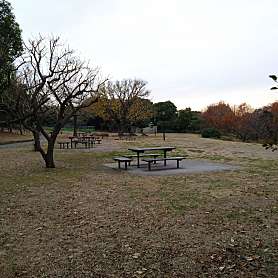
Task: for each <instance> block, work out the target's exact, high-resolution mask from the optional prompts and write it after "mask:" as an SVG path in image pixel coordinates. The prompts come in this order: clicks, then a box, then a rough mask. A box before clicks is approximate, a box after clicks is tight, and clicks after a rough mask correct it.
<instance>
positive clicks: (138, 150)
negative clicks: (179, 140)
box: [128, 147, 175, 168]
mask: <svg viewBox="0 0 278 278" xmlns="http://www.w3.org/2000/svg"><path fill="white" fill-rule="evenodd" d="M174 149H175V147H149V148H140V147H138V148H137V147H135V148H129V149H128V150H130V151H132V152H136V154H137V167H138V168H139V167H140V154H141V153H144V152H148V151H163V154H164V158H166V154H167V152H169V151H172V150H174ZM164 166H166V160H164Z"/></svg>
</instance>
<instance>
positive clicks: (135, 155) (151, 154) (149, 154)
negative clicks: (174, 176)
mask: <svg viewBox="0 0 278 278" xmlns="http://www.w3.org/2000/svg"><path fill="white" fill-rule="evenodd" d="M149 156H150V157H153V158H157V157H158V156H160V154H159V153H145V154H141V155H140V156H139V157H149ZM123 157H128V158H137V157H138V156H137V154H126V155H123ZM154 164H156V161H155V162H154ZM129 165H130V163H129Z"/></svg>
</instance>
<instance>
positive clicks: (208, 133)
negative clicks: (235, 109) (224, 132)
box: [201, 127, 221, 138]
mask: <svg viewBox="0 0 278 278" xmlns="http://www.w3.org/2000/svg"><path fill="white" fill-rule="evenodd" d="M201 135H202V137H203V138H220V137H221V133H220V131H219V130H218V129H216V128H213V127H210V128H204V129H203V130H202V132H201Z"/></svg>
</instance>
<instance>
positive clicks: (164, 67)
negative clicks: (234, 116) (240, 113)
mask: <svg viewBox="0 0 278 278" xmlns="http://www.w3.org/2000/svg"><path fill="white" fill-rule="evenodd" d="M10 2H11V4H12V6H13V8H14V13H15V15H16V19H17V21H18V23H19V24H20V27H21V29H22V30H23V37H24V39H28V38H30V37H36V36H37V35H38V34H39V33H40V34H42V35H48V34H54V35H60V36H61V37H62V39H63V40H64V41H66V43H67V44H69V46H70V47H71V48H74V49H76V50H78V52H79V53H80V55H81V56H82V57H83V58H85V59H90V60H91V62H92V63H93V64H96V65H99V66H100V67H101V69H102V72H103V74H104V75H107V76H109V77H110V78H111V79H112V80H115V79H124V78H141V79H144V80H146V81H147V82H148V89H150V90H151V99H152V101H155V102H157V101H165V100H171V101H172V102H173V103H175V105H176V106H177V107H178V108H179V109H182V108H186V107H191V108H193V109H203V108H204V107H205V106H207V105H208V104H211V103H215V102H218V101H220V100H223V101H226V102H229V103H231V104H240V103H242V102H247V103H249V104H251V105H252V106H253V107H259V106H262V105H265V104H268V103H270V102H273V101H275V100H277V99H278V94H277V92H276V93H275V92H270V91H269V88H270V87H271V86H272V85H273V83H272V82H271V80H270V79H269V78H268V75H269V74H275V73H277V74H278V19H277V15H278V1H277V0H78V1H76V0H55V1H54V0H48V1H39V0H36V1H35V0H10Z"/></svg>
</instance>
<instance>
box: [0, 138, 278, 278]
mask: <svg viewBox="0 0 278 278" xmlns="http://www.w3.org/2000/svg"><path fill="white" fill-rule="evenodd" d="M160 145H172V146H176V147H177V149H176V151H175V152H174V154H180V155H182V154H188V155H189V158H190V159H200V160H201V161H210V162H221V163H222V162H224V163H226V164H229V165H235V166H240V168H239V170H236V171H232V172H213V173H198V174H190V175H179V176H154V177H150V176H134V175H130V174H128V173H127V172H125V171H118V170H114V169H109V168H107V167H105V166H103V165H104V164H105V163H109V162H111V161H112V160H111V158H112V157H113V156H115V155H120V154H121V153H126V150H127V148H128V147H129V146H160ZM0 155H1V160H0V193H1V194H0V277H277V272H278V265H277V261H278V256H277V254H278V234H277V228H278V227H277V226H278V217H277V212H278V203H277V199H278V194H277V191H278V190H277V185H278V159H277V158H278V152H275V153H272V152H271V151H266V150H264V149H263V148H262V146H261V145H259V144H246V143H238V142H230V141H221V140H212V139H202V138H199V136H198V135H191V134H167V135H166V142H163V141H162V138H161V136H160V135H157V136H156V137H155V136H148V137H138V138H137V139H136V141H122V140H115V138H110V139H104V142H103V144H102V145H99V146H97V147H96V148H94V149H91V150H86V149H84V150H82V149H77V150H59V149H57V150H56V156H55V157H56V162H57V168H56V169H51V170H47V169H45V168H44V167H43V163H42V160H41V158H40V156H39V155H38V154H37V153H34V152H33V151H32V150H31V146H22V147H18V148H4V149H0Z"/></svg>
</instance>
